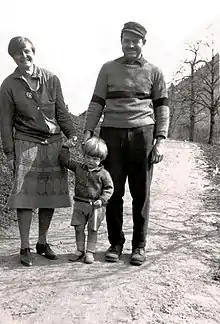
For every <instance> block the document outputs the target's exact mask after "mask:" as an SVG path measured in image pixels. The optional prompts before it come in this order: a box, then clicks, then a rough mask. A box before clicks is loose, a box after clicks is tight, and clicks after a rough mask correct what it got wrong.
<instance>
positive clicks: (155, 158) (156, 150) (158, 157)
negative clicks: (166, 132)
mask: <svg viewBox="0 0 220 324" xmlns="http://www.w3.org/2000/svg"><path fill="white" fill-rule="evenodd" d="M164 142H165V139H164V138H162V137H159V138H158V139H157V140H156V143H155V144H154V147H153V149H152V156H151V163H154V164H156V163H159V162H161V161H162V160H163V152H164Z"/></svg>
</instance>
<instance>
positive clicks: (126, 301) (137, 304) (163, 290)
mask: <svg viewBox="0 0 220 324" xmlns="http://www.w3.org/2000/svg"><path fill="white" fill-rule="evenodd" d="M166 151H167V152H166V158H165V160H164V161H163V162H162V163H161V164H160V165H158V166H156V168H155V174H154V181H153V185H152V208H151V220H150V229H149V236H148V249H147V261H146V263H145V264H144V265H143V266H142V267H133V266H131V265H130V264H129V253H130V246H131V228H132V223H131V209H130V196H129V194H128V193H127V194H126V207H125V222H124V223H125V225H124V229H125V233H126V238H127V241H126V244H125V249H124V254H123V257H122V259H121V260H120V262H119V263H117V264H111V263H105V262H104V251H105V250H106V248H107V247H108V242H107V234H106V224H105V223H104V224H103V225H102V228H101V231H100V236H99V244H98V253H97V256H96V262H95V263H94V264H93V265H86V264H84V263H81V262H77V263H74V264H72V263H68V260H67V259H68V254H70V253H71V252H72V251H74V247H75V246H74V235H73V229H72V228H71V227H70V226H69V222H70V213H71V210H70V209H65V210H62V211H59V212H57V214H56V216H55V217H54V221H53V224H52V227H51V232H50V242H51V243H52V245H53V247H54V250H56V252H57V253H58V254H59V257H60V258H59V260H57V261H49V260H46V259H45V258H43V257H40V256H38V255H36V254H34V266H33V267H31V268H25V267H22V266H20V264H19V263H18V261H17V252H18V247H19V240H18V235H17V231H15V232H14V233H13V232H11V233H10V235H9V234H8V236H7V237H6V236H5V235H2V236H1V237H0V246H1V252H0V323H2V324H10V323H12V324H13V323H19V324H20V323H22V324H28V323H30V324H37V323H41V324H62V323H64V324H69V323H73V324H99V323H100V324H111V323H112V324H116V323H117V324H119V323H120V324H122V323H136V324H148V323H150V324H154V323H160V324H173V323H176V324H181V323H184V324H188V323H190V324H194V323H195V324H197V323H198V324H202V323H204V324H212V323H213V324H214V323H220V284H219V283H218V282H217V281H214V280H212V278H211V272H210V269H211V267H210V266H211V265H212V262H213V260H215V259H216V257H217V256H218V253H219V252H220V249H219V246H220V235H219V231H218V229H217V227H215V226H214V224H215V221H216V219H217V217H219V214H220V210H219V211H218V210H215V211H210V209H209V210H208V209H207V208H206V203H207V199H208V197H206V189H207V187H208V186H210V183H209V181H208V180H207V179H206V178H205V176H206V171H205V170H206V169H205V167H206V165H205V164H204V162H203V161H202V160H201V157H202V154H201V152H200V150H199V148H198V147H197V146H196V145H194V144H189V143H182V142H176V141H168V142H167V149H166ZM36 233H37V223H36V222H35V223H34V224H33V226H32V236H31V238H32V244H33V247H34V245H35V243H36V240H37V236H36Z"/></svg>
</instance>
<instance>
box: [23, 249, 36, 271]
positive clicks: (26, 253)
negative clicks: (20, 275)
mask: <svg viewBox="0 0 220 324" xmlns="http://www.w3.org/2000/svg"><path fill="white" fill-rule="evenodd" d="M20 262H21V264H23V265H24V266H26V267H30V266H32V264H33V263H32V255H31V252H30V249H29V248H26V249H20Z"/></svg>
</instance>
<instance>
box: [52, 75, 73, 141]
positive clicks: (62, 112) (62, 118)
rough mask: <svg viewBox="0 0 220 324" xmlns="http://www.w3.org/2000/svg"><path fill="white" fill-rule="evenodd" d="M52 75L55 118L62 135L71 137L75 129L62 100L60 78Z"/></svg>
mask: <svg viewBox="0 0 220 324" xmlns="http://www.w3.org/2000/svg"><path fill="white" fill-rule="evenodd" d="M54 77H55V82H56V103H55V108H56V120H57V122H58V124H59V126H60V128H61V130H62V132H63V133H64V135H65V136H66V137H67V138H72V137H74V136H76V130H75V129H74V127H73V122H72V120H71V117H70V114H69V112H68V110H67V108H66V105H65V102H64V98H63V93H62V88H61V84H60V80H59V79H58V77H57V76H54Z"/></svg>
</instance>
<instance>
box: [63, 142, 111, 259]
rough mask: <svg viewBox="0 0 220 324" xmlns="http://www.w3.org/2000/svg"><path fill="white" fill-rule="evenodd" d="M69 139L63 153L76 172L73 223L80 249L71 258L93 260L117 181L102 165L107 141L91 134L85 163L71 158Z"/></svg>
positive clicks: (85, 153)
mask: <svg viewBox="0 0 220 324" xmlns="http://www.w3.org/2000/svg"><path fill="white" fill-rule="evenodd" d="M69 147H71V143H70V142H68V141H67V143H66V144H64V145H63V147H62V149H61V152H60V162H61V164H62V165H63V166H65V167H66V168H67V169H69V170H71V171H73V172H74V173H75V195H74V197H73V199H74V202H75V203H74V210H73V216H72V221H71V225H72V226H74V227H75V236H76V246H77V251H76V252H75V254H74V255H73V257H72V258H71V259H69V260H70V261H77V260H79V259H81V258H82V257H83V256H84V254H85V257H84V262H85V263H93V261H94V254H95V250H96V242H97V231H98V229H99V227H100V225H101V222H102V220H103V219H104V216H105V206H106V204H107V202H108V200H109V199H110V197H111V196H112V194H113V182H112V179H111V176H110V174H109V173H108V171H107V170H105V169H104V167H103V166H102V165H101V162H102V161H103V160H105V158H106V156H107V153H108V149H107V146H106V144H105V142H104V141H103V140H102V139H100V138H98V137H95V136H93V137H91V138H90V139H89V140H88V141H86V143H85V144H84V145H83V156H84V162H83V163H79V162H76V161H74V160H73V159H71V158H70V152H69ZM87 223H88V238H87V247H86V253H84V251H85V226H86V224H87Z"/></svg>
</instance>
